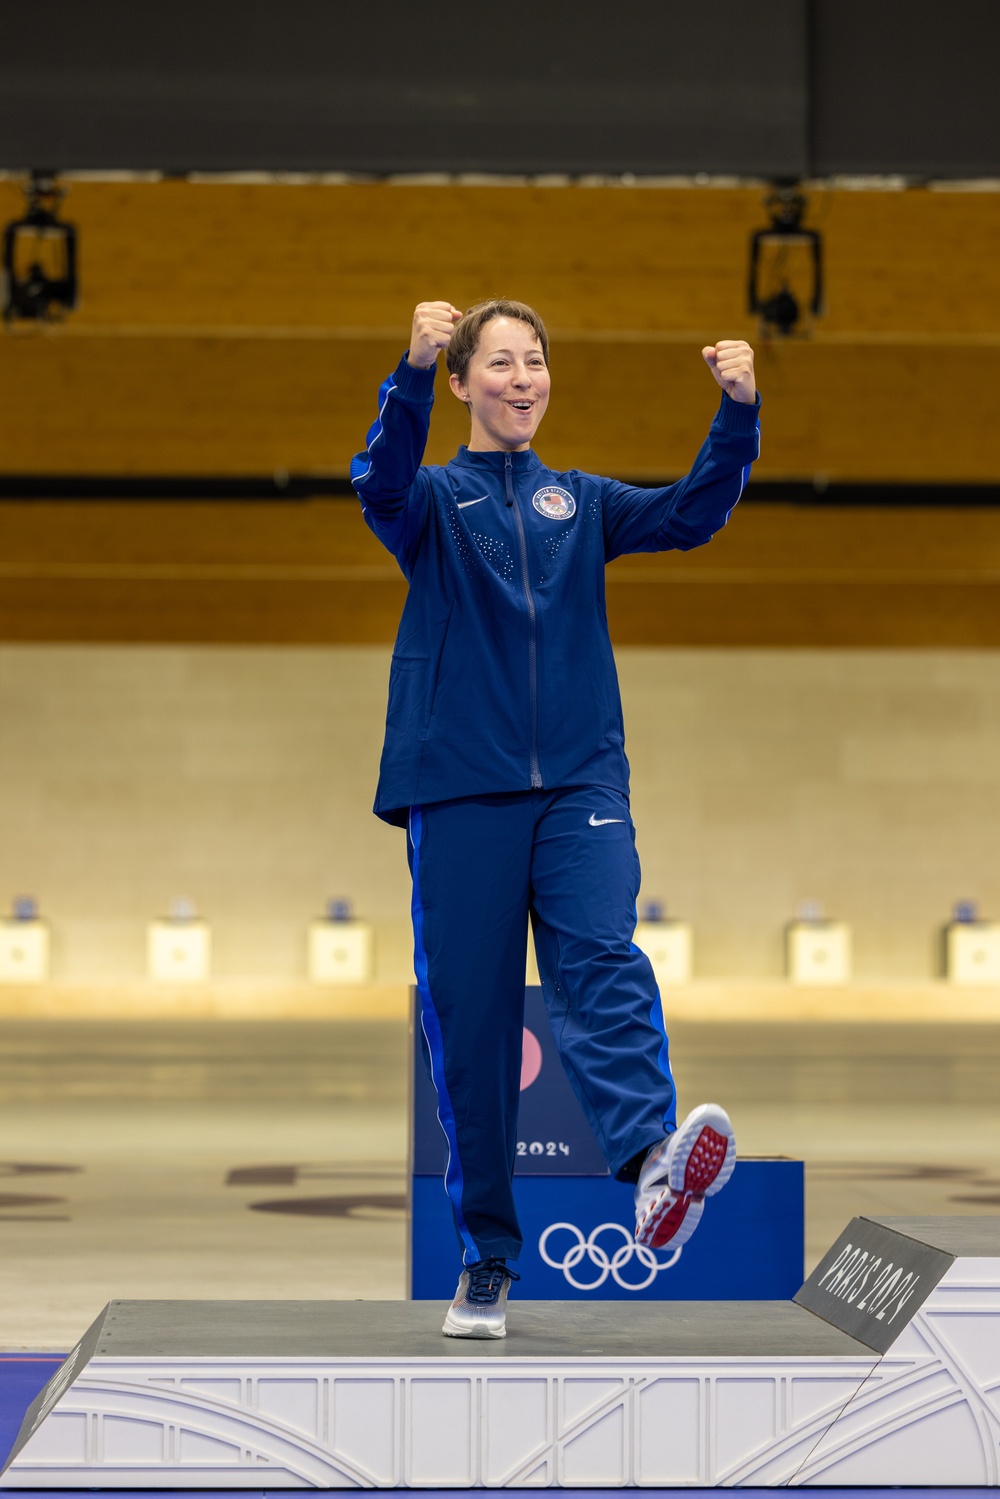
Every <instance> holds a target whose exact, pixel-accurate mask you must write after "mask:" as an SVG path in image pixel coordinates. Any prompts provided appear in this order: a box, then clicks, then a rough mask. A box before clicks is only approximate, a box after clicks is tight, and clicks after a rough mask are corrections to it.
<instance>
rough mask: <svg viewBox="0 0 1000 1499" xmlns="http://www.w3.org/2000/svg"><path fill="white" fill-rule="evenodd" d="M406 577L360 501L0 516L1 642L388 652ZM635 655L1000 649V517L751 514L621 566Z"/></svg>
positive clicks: (623, 631) (626, 633)
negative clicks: (779, 649) (687, 545)
mask: <svg viewBox="0 0 1000 1499" xmlns="http://www.w3.org/2000/svg"><path fill="white" fill-rule="evenodd" d="M405 589H406V585H405V583H404V581H403V579H402V577H401V575H400V573H399V571H398V569H397V567H396V564H395V562H394V561H393V559H392V558H391V557H390V556H389V555H388V553H386V552H385V551H384V550H383V549H382V547H381V546H380V545H379V543H378V542H377V541H376V540H375V538H374V537H373V536H372V534H371V533H370V532H369V531H368V529H367V527H366V526H365V525H364V522H363V521H362V519H361V516H360V513H359V510H358V508H357V507H356V506H355V505H354V503H353V502H352V501H303V502H288V503H286V504H270V503H260V504H252V505H251V504H239V503H217V502H197V501H189V502H184V503H183V504H181V503H177V504H154V503H144V504H129V503H127V502H121V503H106V504H99V503H96V502H95V503H91V502H79V503H71V504H66V505H56V504H46V503H38V504H11V503H6V504H0V639H2V640H7V641H22V642H23V641H63V642H66V641H69V642H73V641H75V642H97V641H127V642H152V643H157V642H159V643H163V642H198V641H202V642H215V643H227V642H228V643H234V644H244V643H251V644H288V643H294V644H324V645H325V644H387V643H389V642H391V641H392V639H393V638H394V635H395V631H396V625H397V622H398V619H399V614H400V611H401V609H402V605H403V600H404V597H405ZM608 613H609V618H610V620H611V626H612V633H613V636H614V638H615V640H616V641H617V643H618V644H621V645H644V644H649V645H706V646H734V645H737V646H738V645H745V646H856V647H863V646H918V645H919V646H935V645H942V646H944V645H948V646H958V647H990V648H994V649H996V648H998V647H1000V511H997V510H994V509H975V508H962V507H956V508H955V509H954V510H944V509H905V508H900V509H895V508H876V509H865V510H860V509H853V508H847V507H837V508H831V509H818V508H811V507H810V508H801V507H797V506H794V505H769V504H755V505H747V506H743V507H741V508H738V509H737V511H736V513H735V515H734V517H733V519H732V521H731V522H730V524H729V525H728V526H727V527H726V529H725V530H724V531H723V532H721V533H720V534H719V536H717V537H716V538H715V540H714V541H713V542H712V543H711V544H710V545H709V546H707V547H702V548H699V549H698V550H696V551H694V552H690V553H686V554H681V553H667V554H664V555H662V556H655V557H629V558H622V559H621V560H620V561H618V562H616V563H614V564H613V565H612V566H611V567H610V568H609V570H608Z"/></svg>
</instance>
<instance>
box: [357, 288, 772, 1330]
mask: <svg viewBox="0 0 1000 1499" xmlns="http://www.w3.org/2000/svg"><path fill="white" fill-rule="evenodd" d="M442 350H445V351H447V353H446V359H447V366H448V370H449V381H448V383H449V386H450V389H451V391H452V393H453V395H455V396H456V397H457V398H458V399H459V400H460V401H462V402H464V404H465V405H466V407H467V408H468V412H469V417H470V424H471V428H470V435H469V442H468V445H467V446H465V447H462V448H460V449H459V452H458V454H457V455H456V457H455V458H453V459H452V460H451V462H450V463H447V464H445V465H444V466H441V467H438V466H422V459H423V454H424V447H425V444H426V441H427V432H428V425H429V422H430V415H431V406H432V403H433V392H434V379H435V371H436V366H437V360H438V356H439V355H440V353H441V352H442ZM702 356H703V358H704V360H705V363H706V364H707V365H708V368H709V370H710V371H711V373H712V375H713V376H714V378H715V380H716V382H717V383H718V385H719V386H720V387H721V389H722V397H721V403H720V407H719V410H718V412H717V414H716V416H715V419H714V421H713V422H712V424H711V427H710V429H709V433H708V436H707V438H706V440H705V442H704V444H703V445H702V448H701V450H700V452H699V453H698V456H697V458H696V459H695V463H694V466H693V467H692V469H691V471H690V473H689V474H688V475H687V476H686V477H685V478H683V479H681V480H680V481H679V482H677V483H676V484H670V485H667V486H665V487H663V488H657V489H643V488H636V487H634V486H631V485H627V484H623V483H620V482H618V481H616V480H613V479H604V478H598V477H596V476H594V475H592V474H587V473H582V472H579V471H577V470H575V469H574V470H569V471H566V472H562V471H560V472H555V471H553V470H552V469H549V468H547V467H546V465H545V464H544V463H543V462H542V460H541V459H540V458H539V457H538V455H537V454H536V453H535V451H534V450H533V448H532V445H531V444H532V440H533V438H534V436H535V433H536V431H537V430H538V426H539V423H540V422H541V420H542V417H543V416H544V414H545V410H546V407H547V406H548V401H549V393H550V374H549V344H548V336H547V334H546V331H545V327H544V325H543V323H542V321H541V319H540V317H539V316H538V314H537V313H536V312H535V311H534V310H533V309H532V308H530V307H528V306H526V305H525V304H524V303H521V302H513V301H507V300H499V299H494V300H491V301H487V302H482V303H479V304H478V305H477V306H475V307H472V308H470V310H469V311H468V312H466V313H464V314H463V313H461V312H460V311H459V310H458V309H457V308H455V307H453V306H452V305H451V303H450V302H423V303H421V304H420V306H418V307H417V309H416V311H415V313H414V316H413V329H412V334H411V337H410V347H409V349H408V350H407V352H406V354H404V356H403V358H402V359H401V361H400V363H399V365H398V367H397V369H396V371H395V373H394V374H393V375H391V376H390V377H389V379H387V380H386V381H385V383H384V384H383V386H382V389H381V391H380V393H379V403H378V417H377V420H376V421H375V423H374V425H373V426H372V428H371V430H370V432H369V434H368V443H367V448H366V451H365V452H363V453H360V454H358V456H357V457H356V458H355V459H354V460H353V463H352V468H351V477H352V482H353V484H354V488H355V490H356V491H357V494H358V496H359V498H360V500H361V504H362V508H363V513H364V517H365V520H366V521H367V523H368V525H369V526H370V527H371V529H372V530H373V531H374V533H375V535H376V536H377V537H378V538H379V540H380V541H382V542H383V543H384V545H385V546H386V547H388V549H389V550H390V551H391V552H392V553H393V555H394V556H395V557H396V559H397V560H398V562H399V565H400V567H401V569H402V571H403V573H404V575H405V577H406V579H407V581H408V583H409V593H408V596H407V600H406V605H405V607H404V609H403V615H402V620H401V622H400V626H399V632H398V635H397V638H396V645H395V650H394V652H393V657H392V667H391V674H390V680H389V704H388V713H387V717H386V735H385V745H384V750H383V754H382V763H381V771H380V776H379V784H378V792H377V796H376V801H375V811H376V812H377V814H378V815H379V816H380V817H383V818H384V819H385V820H386V821H388V822H391V823H396V824H398V825H400V826H405V827H406V829H407V852H408V857H409V864H410V870H411V874H412V880H413V898H412V914H413V931H414V966H415V972H416V976H417V985H418V990H419V996H420V1004H421V1022H422V1028H423V1034H424V1038H425V1040H426V1047H427V1056H428V1059H429V1063H430V1069H431V1074H432V1077H433V1080H434V1085H435V1087H436V1089H437V1097H438V1117H439V1119H440V1121H441V1125H442V1128H443V1129H444V1132H445V1134H446V1136H447V1139H448V1147H449V1160H448V1166H447V1170H446V1174H445V1186H446V1190H447V1192H448V1195H449V1198H450V1200H451V1205H452V1210H453V1213H454V1218H455V1227H456V1230H457V1233H458V1237H459V1240H460V1243H461V1246H462V1251H463V1266H462V1271H461V1275H460V1279H459V1284H458V1291H457V1292H456V1296H455V1300H454V1302H453V1303H452V1305H451V1307H450V1308H449V1311H448V1314H447V1318H446V1320H445V1324H444V1332H445V1333H446V1334H449V1335H450V1336H453V1337H503V1336H504V1334H505V1311H506V1300H507V1291H508V1287H509V1284H510V1281H511V1280H512V1279H516V1278H517V1277H516V1274H515V1272H513V1271H512V1270H511V1269H510V1268H509V1266H508V1261H509V1260H516V1259H517V1257H518V1254H519V1252H520V1249H521V1234H520V1229H519V1227H518V1222H517V1214H516V1211H515V1207H514V1198H513V1193H512V1189H511V1179H512V1173H513V1165H514V1150H515V1145H516V1131H517V1110H518V1096H519V1086H520V1070H521V1037H522V1029H523V1009H524V972H525V957H526V940H527V929H528V921H529V918H530V921H531V925H532V929H533V932H534V940H535V949H536V953H537V956H538V969H539V975H540V977H541V982H542V989H543V992H544V996H545V1003H546V1007H547V1010H548V1014H549V1019H550V1022H551V1025H552V1032H553V1036H554V1037H555V1041H556V1044H557V1046H558V1048H559V1052H560V1055H561V1057H562V1061H563V1065H564V1067H565V1069H566V1072H567V1075H568V1077H569V1080H570V1082H571V1083H572V1085H573V1088H574V1090H575V1092H576V1094H577V1096H578V1097H579V1100H580V1103H581V1105H582V1107H583V1109H584V1112H585V1113H586V1115H587V1118H588V1119H589V1121H590V1123H591V1126H592V1127H593V1130H594V1133H595V1135H596V1137H597V1139H598V1141H599V1142H600V1144H601V1147H602V1149H603V1151H604V1153H605V1156H606V1158H607V1161H608V1166H609V1168H610V1170H611V1172H612V1174H613V1175H614V1176H616V1177H617V1178H618V1179H619V1180H622V1181H634V1182H635V1183H636V1192H635V1199H636V1228H635V1235H636V1239H637V1240H638V1241H639V1242H640V1243H642V1244H647V1245H650V1246H653V1247H659V1246H661V1245H666V1244H671V1245H675V1246H677V1245H680V1244H683V1243H684V1242H685V1241H686V1240H687V1239H688V1238H689V1237H690V1235H691V1234H692V1232H693V1231H694V1229H695V1227H696V1225H697V1223H698V1220H699V1218H700V1217H701V1214H702V1210H703V1204H704V1200H705V1198H706V1197H709V1196H711V1195H712V1194H713V1193H715V1192H718V1191H719V1190H720V1188H721V1187H722V1186H723V1185H724V1184H725V1182H726V1181H727V1180H728V1178H729V1176H730V1175H731V1173H732V1170H733V1166H734V1163H735V1154H736V1147H735V1141H734V1137H733V1130H732V1126H731V1124H730V1122H729V1119H728V1117H727V1115H726V1113H725V1111H724V1110H723V1109H721V1108H720V1107H719V1106H718V1105H716V1104H703V1105H702V1106H701V1107H700V1108H697V1109H695V1110H694V1112H693V1113H691V1114H689V1115H688V1117H687V1118H686V1119H685V1120H684V1121H683V1122H682V1123H681V1125H680V1126H679V1127H678V1125H677V1122H676V1097H675V1090H674V1082H673V1078H672V1076H671V1072H670V1064H669V1059H668V1046H667V1036H666V1032H665V1030H664V1024H663V1013H662V1009H661V1006H660V996H659V993H658V992H657V987H656V982H655V979H654V977H653V972H652V969H651V967H650V964H649V962H648V960H647V958H646V957H645V956H644V955H643V954H642V953H641V952H640V951H639V950H638V948H636V947H635V946H634V945H633V943H632V936H633V932H634V929H635V919H636V899H637V896H638V891H639V861H638V857H637V855H636V850H635V832H634V829H633V826H632V819H631V816H630V813H629V782H628V762H627V760H626V758H625V740H624V728H623V724H622V710H621V700H620V696H619V690H618V680H617V675H616V671H615V664H614V657H613V655H612V650H611V642H610V638H609V635H608V626H607V616H606V610H605V597H604V568H605V565H606V564H607V563H608V562H610V561H611V560H612V559H613V558H615V557H620V556H622V555H623V554H625V553H628V552H655V551H664V550H667V549H669V548H680V549H682V550H688V549H689V548H691V547H695V546H700V545H702V544H703V543H704V542H707V541H709V540H710V539H711V537H712V536H713V535H714V533H715V532H716V531H717V530H719V529H720V528H721V527H722V526H724V525H725V523H726V521H727V520H728V518H729V514H730V512H731V510H732V508H733V506H734V505H735V504H736V501H737V500H738V499H739V497H740V494H741V493H742V490H743V486H744V484H745V483H746V480H747V476H748V474H749V471H750V465H751V463H752V462H753V460H754V458H756V456H757V453H758V446H759V423H758V409H759V405H760V401H759V397H758V396H757V393H756V388H755V384H754V370H753V351H752V350H751V349H750V347H749V345H748V344H746V343H743V342H741V341H739V340H728V341H724V342H720V343H718V344H716V345H715V346H714V347H711V348H706V349H703V350H702ZM645 398H646V399H647V400H649V401H653V400H656V399H657V393H656V392H655V391H650V392H648V393H646V395H645Z"/></svg>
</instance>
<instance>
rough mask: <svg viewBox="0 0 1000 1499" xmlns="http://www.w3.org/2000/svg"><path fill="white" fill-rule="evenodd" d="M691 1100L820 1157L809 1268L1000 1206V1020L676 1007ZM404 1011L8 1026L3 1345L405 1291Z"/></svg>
mask: <svg viewBox="0 0 1000 1499" xmlns="http://www.w3.org/2000/svg"><path fill="white" fill-rule="evenodd" d="M672 1039H673V1055H674V1064H675V1071H676V1073H677V1078H678V1084H679V1087H680V1093H681V1105H682V1108H688V1107H691V1106H693V1105H694V1104H696V1103H698V1102H701V1101H703V1100H704V1099H706V1098H709V1097H713V1098H717V1099H718V1100H719V1101H720V1102H724V1103H725V1104H726V1105H727V1106H728V1107H729V1109H730V1112H731V1114H732V1116H733V1119H734V1122H735V1124H736V1128H737V1136H738V1139H739V1144H740V1148H741V1150H742V1151H743V1152H745V1153H747V1154H766V1153H777V1154H783V1155H791V1156H801V1157H803V1158H804V1159H805V1161H806V1163H807V1266H809V1267H811V1266H812V1264H814V1263H815V1261H816V1260H817V1259H818V1258H819V1257H820V1255H821V1254H822V1253H823V1251H824V1249H826V1248H827V1247H828V1245H829V1244H830V1243H831V1242H832V1240H833V1239H834V1238H835V1237H836V1235H837V1234H838V1233H839V1232H840V1230H841V1229H842V1228H843V1227H844V1225H845V1224H846V1223H847V1221H848V1220H849V1219H850V1218H851V1217H853V1216H854V1215H855V1214H856V1213H872V1214H890V1215H909V1214H923V1213H937V1214H954V1213H992V1214H998V1213H1000V1017H998V1023H997V1025H995V1026H985V1025H973V1024H965V1025H954V1026H946V1025H912V1026H899V1025H896V1026H889V1025H876V1024H871V1025H846V1024H845V1025H821V1024H810V1025H802V1026H790V1025H787V1024H784V1023H767V1022H760V1023H756V1024H751V1023H747V1024H741V1025H729V1026H723V1025H718V1024H716V1025H695V1024H685V1025H683V1026H676V1027H675V1028H674V1032H673V1038H672ZM406 1054H407V1041H406V1034H405V1030H404V1028H403V1027H402V1026H400V1025H398V1024H396V1023H394V1022H388V1021H382V1022H372V1023H370V1024H365V1023H361V1022H345V1021H340V1022H337V1023H331V1024H314V1023H310V1022H296V1023H284V1024H282V1023H271V1022H257V1023H235V1022H229V1023H221V1022H208V1021H201V1022H193V1023H187V1022H173V1023H160V1022H136V1023H129V1024H125V1023H120V1022H114V1023H111V1022H107V1023H105V1022H98V1021H91V1022H73V1023H70V1022H65V1021H61V1022H52V1021H49V1022H32V1021H11V1020H7V1021H3V1022H2V1023H0V1156H2V1159H0V1347H3V1348H5V1349H8V1350H14V1349H35V1350H39V1351H41V1350H46V1349H56V1350H64V1349H67V1348H68V1347H69V1346H71V1344H73V1343H74V1342H76V1340H77V1339H78V1337H79V1336H80V1334H81V1333H82V1332H83V1330H84V1329H85V1328H86V1327H87V1326H88V1325H89V1324H90V1323H91V1322H92V1321H93V1320H94V1318H95V1316H96V1315H97V1313H98V1312H99V1311H100V1309H101V1307H102V1306H103V1305H104V1304H105V1303H106V1302H107V1301H109V1300H111V1299H112V1298H121V1299H125V1300H147V1299H150V1300H161V1299H162V1300H170V1299H188V1298H198V1299H200V1298H207V1299H212V1298H230V1297H232V1298H248V1299H261V1300H272V1299H284V1298H290V1299H305V1300H311V1299H322V1298H325V1297H338V1298H354V1297H365V1298H372V1299H392V1298H397V1297H402V1296H403V1294H404V1265H405V1212H404V1201H405V1195H404V1194H405V1156H406Z"/></svg>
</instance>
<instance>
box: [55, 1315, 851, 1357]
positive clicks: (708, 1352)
mask: <svg viewBox="0 0 1000 1499" xmlns="http://www.w3.org/2000/svg"><path fill="white" fill-rule="evenodd" d="M444 1311H445V1307H444V1304H440V1305H439V1304H438V1303H437V1302H433V1301H112V1302H111V1303H110V1305H109V1306H107V1307H106V1308H105V1310H104V1311H103V1312H102V1313H101V1316H100V1317H99V1318H98V1320H97V1322H95V1323H94V1326H93V1327H92V1328H91V1330H90V1333H89V1334H88V1337H87V1338H86V1339H85V1340H84V1341H85V1343H87V1342H89V1343H90V1348H89V1349H88V1350H87V1351H88V1353H89V1354H90V1357H92V1358H94V1357H96V1358H98V1359H99V1358H101V1357H102V1356H104V1357H112V1358H156V1357H179V1358H192V1359H212V1358H268V1357H273V1358H294V1357H307V1358H330V1359H334V1360H336V1359H341V1358H343V1359H365V1358H380V1359H393V1358H433V1359H456V1358H460V1359H469V1358H500V1359H503V1358H538V1359H552V1358H574V1359H575V1358H580V1357H583V1358H586V1357H592V1358H596V1357H599V1356H601V1355H604V1356H606V1357H609V1358H629V1359H646V1358H678V1357H680V1358H714V1357H718V1358H727V1357H744V1358H745V1357H751V1358H753V1357H757V1358H785V1357H790V1358H795V1357H802V1358H810V1357H824V1358H829V1357H838V1356H839V1357H852V1356H854V1357H862V1358H869V1359H870V1358H871V1356H872V1355H871V1352H870V1350H869V1349H867V1348H866V1347H865V1346H864V1344H863V1343H859V1342H857V1341H856V1340H855V1339H854V1338H852V1337H850V1336H848V1334H847V1333H844V1332H841V1331H840V1330H839V1329H838V1328H836V1327H832V1326H830V1325H829V1324H828V1323H827V1322H824V1321H823V1320H822V1319H821V1318H819V1317H816V1316H814V1315H813V1314H812V1313H811V1312H809V1311H807V1310H806V1309H805V1308H804V1307H800V1306H796V1305H795V1304H794V1302H791V1301H661V1302H652V1301H646V1302H641V1303H634V1304H628V1303H623V1302H620V1301H594V1302H587V1303H586V1304H581V1303H580V1302H573V1301H525V1302H516V1301H512V1302H511V1304H510V1307H509V1309H508V1313H507V1337H506V1338H504V1339H502V1340H492V1339H490V1340H486V1339H471V1338H446V1337H443V1336H442V1334H441V1322H442V1320H443V1316H444Z"/></svg>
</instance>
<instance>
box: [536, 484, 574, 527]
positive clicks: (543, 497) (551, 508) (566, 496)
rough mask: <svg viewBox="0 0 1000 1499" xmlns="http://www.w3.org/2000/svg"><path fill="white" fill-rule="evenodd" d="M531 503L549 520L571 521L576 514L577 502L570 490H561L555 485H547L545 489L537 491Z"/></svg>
mask: <svg viewBox="0 0 1000 1499" xmlns="http://www.w3.org/2000/svg"><path fill="white" fill-rule="evenodd" d="M531 503H532V504H533V505H534V507H535V509H536V510H537V511H538V513H539V515H547V516H548V518H549V520H569V518H570V516H571V515H575V514H576V501H575V500H574V498H573V496H572V495H571V494H570V492H569V490H568V489H560V488H559V487H558V486H557V485H555V484H546V486H545V488H544V489H539V490H536V491H535V493H534V494H533V495H532V496H531Z"/></svg>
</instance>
